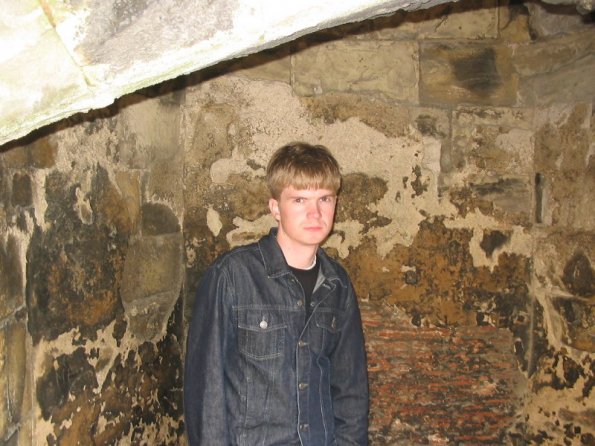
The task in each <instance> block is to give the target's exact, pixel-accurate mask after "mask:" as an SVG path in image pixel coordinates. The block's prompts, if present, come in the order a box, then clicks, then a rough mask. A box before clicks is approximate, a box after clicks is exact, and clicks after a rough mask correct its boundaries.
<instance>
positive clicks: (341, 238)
mask: <svg viewBox="0 0 595 446" xmlns="http://www.w3.org/2000/svg"><path fill="white" fill-rule="evenodd" d="M363 228H364V225H363V224H362V223H360V222H358V221H355V220H350V221H345V222H341V223H336V224H335V226H334V230H333V232H332V234H331V236H330V237H329V238H328V240H327V241H326V242H325V243H324V246H325V247H329V248H335V249H336V250H337V252H338V253H339V257H340V258H342V259H344V258H346V257H347V256H348V255H349V250H350V249H353V248H356V247H357V246H358V245H359V240H360V237H361V232H362V229H363ZM338 232H340V233H341V235H340V234H339V233H338Z"/></svg>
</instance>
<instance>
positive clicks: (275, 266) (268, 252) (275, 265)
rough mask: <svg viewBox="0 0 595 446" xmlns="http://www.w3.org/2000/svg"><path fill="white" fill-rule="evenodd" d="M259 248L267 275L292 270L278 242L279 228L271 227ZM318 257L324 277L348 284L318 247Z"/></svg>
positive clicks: (279, 274)
mask: <svg viewBox="0 0 595 446" xmlns="http://www.w3.org/2000/svg"><path fill="white" fill-rule="evenodd" d="M258 248H259V249H260V255H261V256H262V262H263V264H264V268H265V271H266V273H267V277H269V278H275V277H280V276H283V275H284V274H288V273H289V272H290V269H289V265H288V264H287V262H286V260H285V256H284V255H283V251H282V250H281V247H280V246H279V243H278V242H277V228H271V230H270V231H269V233H268V235H265V236H264V237H262V238H261V239H260V240H259V241H258ZM316 257H317V261H318V262H320V272H321V273H322V276H323V277H324V278H326V279H327V280H329V281H338V282H339V283H340V284H341V285H342V286H344V287H346V286H347V283H346V281H345V279H342V275H340V274H339V273H338V271H337V268H336V267H335V265H334V263H333V262H331V260H330V259H329V257H328V256H327V255H326V253H325V252H324V250H323V249H322V248H318V251H316ZM319 279H320V278H319Z"/></svg>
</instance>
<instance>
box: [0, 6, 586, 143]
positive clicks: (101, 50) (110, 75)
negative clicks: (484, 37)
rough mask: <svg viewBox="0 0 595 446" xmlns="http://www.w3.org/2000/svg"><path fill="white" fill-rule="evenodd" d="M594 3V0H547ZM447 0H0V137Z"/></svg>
mask: <svg viewBox="0 0 595 446" xmlns="http://www.w3.org/2000/svg"><path fill="white" fill-rule="evenodd" d="M547 2H548V3H557V4H574V5H576V7H577V9H578V10H579V12H588V11H593V10H594V9H595V0H547ZM442 3H449V1H448V0H341V1H321V0H299V1H293V2H285V1H281V0H78V1H74V0H18V1H15V0H0V64H1V65H0V66H1V70H0V145H2V144H4V143H6V142H8V141H11V140H14V139H18V138H20V137H22V136H24V135H26V134H28V133H30V132H31V131H32V130H34V129H36V128H39V127H42V126H44V125H47V124H50V123H52V122H55V121H58V120H60V119H63V118H66V117H68V116H71V115H73V114H75V113H77V112H85V111H88V110H90V109H97V108H102V107H105V106H107V105H109V104H111V103H112V102H113V101H114V100H115V99H116V98H118V97H120V96H122V95H124V94H127V93H131V92H133V91H135V90H138V89H140V88H143V87H147V86H149V85H153V84H156V83H159V82H162V81H164V80H167V79H172V78H174V77H177V76H179V75H183V74H187V73H190V72H193V71H197V70H200V69H202V68H205V67H208V66H210V65H213V64H215V63H217V62H220V61H223V60H227V59H232V58H235V57H240V56H244V55H247V54H250V53H254V52H258V51H260V50H263V49H266V48H271V47H273V46H276V45H278V44H281V43H284V42H287V41H290V40H293V39H295V38H297V37H299V36H302V35H305V34H308V33H311V32H314V31H317V30H320V29H324V28H329V27H332V26H336V25H340V24H343V23H348V22H355V21H360V20H364V19H368V18H371V17H375V16H380V15H385V14H390V13H392V12H394V11H396V10H399V9H402V10H406V11H412V10H417V9H425V8H430V7H433V6H436V5H439V4H442Z"/></svg>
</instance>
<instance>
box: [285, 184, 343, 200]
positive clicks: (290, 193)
mask: <svg viewBox="0 0 595 446" xmlns="http://www.w3.org/2000/svg"><path fill="white" fill-rule="evenodd" d="M329 195H331V196H334V195H336V194H335V191H333V190H332V189H323V188H308V189H296V188H295V187H293V186H287V187H285V188H284V189H283V190H282V191H281V196H282V197H306V198H310V197H326V196H329Z"/></svg>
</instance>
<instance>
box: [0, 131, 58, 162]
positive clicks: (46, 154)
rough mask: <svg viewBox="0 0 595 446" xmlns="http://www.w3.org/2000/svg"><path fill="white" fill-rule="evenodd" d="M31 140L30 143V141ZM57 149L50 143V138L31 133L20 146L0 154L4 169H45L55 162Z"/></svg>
mask: <svg viewBox="0 0 595 446" xmlns="http://www.w3.org/2000/svg"><path fill="white" fill-rule="evenodd" d="M31 139H32V141H30V140H31ZM56 153H57V147H56V144H55V143H52V141H51V138H50V136H43V134H41V135H39V134H36V133H33V134H32V135H31V136H30V137H27V138H24V139H23V140H22V145H17V146H15V147H13V148H11V149H10V150H7V151H6V152H3V153H2V159H3V161H4V163H5V164H6V167H10V168H13V169H22V168H27V167H33V168H36V169H46V168H50V167H53V166H54V164H55V162H56Z"/></svg>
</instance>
